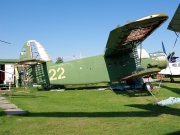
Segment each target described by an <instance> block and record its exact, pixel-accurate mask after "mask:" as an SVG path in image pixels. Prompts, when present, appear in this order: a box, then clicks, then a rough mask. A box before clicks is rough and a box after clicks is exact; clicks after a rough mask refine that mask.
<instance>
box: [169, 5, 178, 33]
mask: <svg viewBox="0 0 180 135" xmlns="http://www.w3.org/2000/svg"><path fill="white" fill-rule="evenodd" d="M168 29H169V30H172V31H175V32H180V4H179V6H178V8H177V10H176V12H175V14H174V16H173V18H172V20H171V22H170V23H169V25H168Z"/></svg>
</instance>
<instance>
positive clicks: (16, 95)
mask: <svg viewBox="0 0 180 135" xmlns="http://www.w3.org/2000/svg"><path fill="white" fill-rule="evenodd" d="M155 84H156V85H158V83H155ZM161 87H162V88H161V89H160V92H159V93H158V95H156V96H157V98H158V99H159V100H162V99H166V98H168V97H170V96H174V97H180V96H179V94H180V84H178V85H175V84H170V83H166V84H165V83H162V85H161ZM17 91H19V90H16V92H13V93H12V95H11V101H12V102H13V103H15V104H16V105H17V106H18V107H20V108H22V109H23V110H25V111H27V112H28V113H27V114H26V115H24V116H6V115H5V114H4V113H3V111H2V109H1V110H0V135H21V134H23V135H47V134H51V135H62V134H63V135H64V134H65V135H66V134H67V135H71V134H72V135H89V134H90V135H99V134H103V135H116V134H117V135H119V134H122V135H132V134H134V135H139V134H148V135H149V134H150V135H151V134H153V135H164V134H173V133H177V132H178V133H180V124H179V122H180V117H179V116H180V104H174V105H169V106H158V105H154V98H153V97H152V96H151V95H150V94H149V93H148V92H147V91H129V92H126V91H123V92H122V91H121V92H116V93H114V92H113V91H110V90H105V91H97V90H66V91H61V92H50V91H35V90H34V89H33V90H31V91H30V92H26V93H24V92H17ZM26 91H29V90H26ZM156 92H157V91H156V90H153V93H156ZM4 96H5V95H4ZM7 99H8V97H7Z"/></svg>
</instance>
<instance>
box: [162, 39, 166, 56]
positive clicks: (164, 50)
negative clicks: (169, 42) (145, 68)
mask: <svg viewBox="0 0 180 135" xmlns="http://www.w3.org/2000/svg"><path fill="white" fill-rule="evenodd" d="M162 48H163V52H164V53H165V54H166V49H165V47H164V44H163V42H162ZM166 55H167V54H166Z"/></svg>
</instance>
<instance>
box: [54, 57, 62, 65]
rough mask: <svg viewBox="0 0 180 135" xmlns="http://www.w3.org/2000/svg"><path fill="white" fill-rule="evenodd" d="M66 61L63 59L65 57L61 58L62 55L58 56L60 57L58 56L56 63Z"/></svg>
mask: <svg viewBox="0 0 180 135" xmlns="http://www.w3.org/2000/svg"><path fill="white" fill-rule="evenodd" d="M63 62H64V61H63V58H61V57H58V58H56V62H55V63H56V64H59V63H63Z"/></svg>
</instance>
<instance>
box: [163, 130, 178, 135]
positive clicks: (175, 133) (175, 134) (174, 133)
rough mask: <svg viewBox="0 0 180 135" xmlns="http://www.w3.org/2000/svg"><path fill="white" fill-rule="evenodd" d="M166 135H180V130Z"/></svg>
mask: <svg viewBox="0 0 180 135" xmlns="http://www.w3.org/2000/svg"><path fill="white" fill-rule="evenodd" d="M165 135H180V130H179V131H174V132H171V133H167V134H165Z"/></svg>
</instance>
